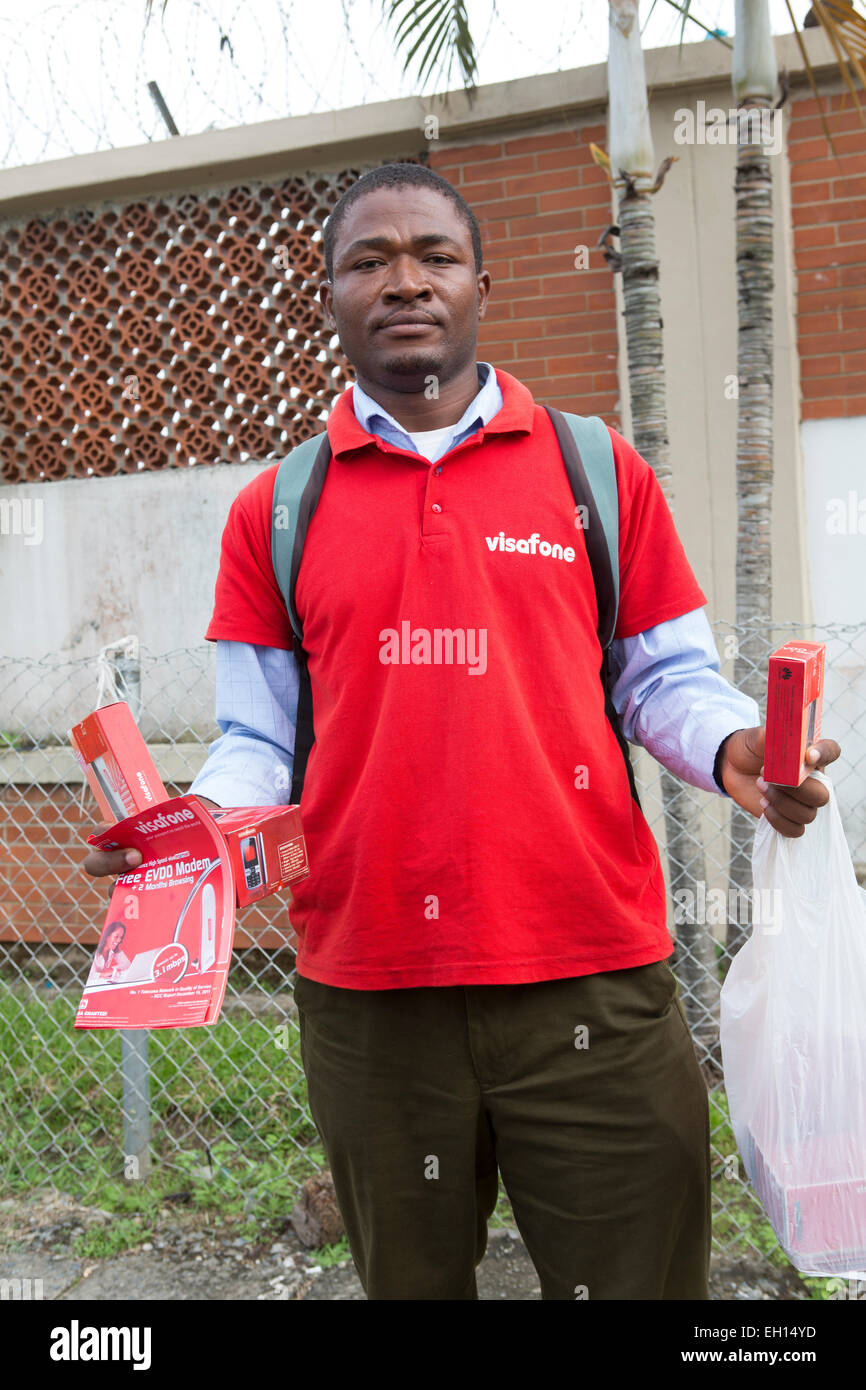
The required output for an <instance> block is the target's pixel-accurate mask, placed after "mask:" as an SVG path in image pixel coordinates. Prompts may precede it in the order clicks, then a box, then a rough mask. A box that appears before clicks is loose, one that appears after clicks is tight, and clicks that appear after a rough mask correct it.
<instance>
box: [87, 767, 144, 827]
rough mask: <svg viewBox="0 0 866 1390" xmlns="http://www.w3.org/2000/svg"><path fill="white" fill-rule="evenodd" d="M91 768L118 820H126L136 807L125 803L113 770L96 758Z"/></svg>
mask: <svg viewBox="0 0 866 1390" xmlns="http://www.w3.org/2000/svg"><path fill="white" fill-rule="evenodd" d="M90 766H91V768H92V769H93V775H94V777H95V778H96V780H97V782H98V783H99V785H100V787H101V788H102V794H103V796H104V797H105V799H106V801H107V802H108V804H109V806H110V807H111V809H112V812H113V813H114V815H115V816H116V817H117V819H118V820H125V819H126V817H127V816H130V815H132V812H133V811H134V810H135V807H134V806H132V807H129V806H127V805H126V803H125V802H124V800H123V797H122V796H121V794H120V791H119V789H118V787H117V784H116V782H115V780H114V778H113V777H112V775H111V769H110V768H109V767H108V765H107V764H106V761H105V759H104V758H94V759H93V762H92V763H91V764H90Z"/></svg>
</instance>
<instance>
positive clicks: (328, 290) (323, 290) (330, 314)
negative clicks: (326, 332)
mask: <svg viewBox="0 0 866 1390" xmlns="http://www.w3.org/2000/svg"><path fill="white" fill-rule="evenodd" d="M333 297H334V287H333V285H332V284H331V282H330V280H323V281H322V283H321V285H320V286H319V299H320V300H321V303H322V308H323V309H324V311H325V318H326V319H327V322H328V327H329V328H330V329H331V331H332V333H336V331H337V320H336V319H335V318H334V311H333V308H332V305H333Z"/></svg>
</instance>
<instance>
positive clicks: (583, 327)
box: [540, 295, 615, 351]
mask: <svg viewBox="0 0 866 1390" xmlns="http://www.w3.org/2000/svg"><path fill="white" fill-rule="evenodd" d="M571 302H572V303H574V301H571ZM594 317H595V315H594V314H588V313H587V312H586V296H585V295H584V296H583V304H582V305H580V306H577V307H575V309H574V313H570V314H564V315H563V316H562V317H561V318H557V317H554V316H552V315H548V316H547V317H546V318H545V319H544V321H543V323H542V324H541V325H540V327H541V332H542V333H543V334H544V336H545V338H566V339H568V338H573V337H575V336H578V337H579V336H580V335H585V334H586V333H587V332H588V331H589V326H590V325H591V323H592V320H593V318H594ZM610 321H611V322H615V319H614V316H613V315H611V318H610ZM552 346H555V347H556V349H557V351H559V344H558V343H555V344H553V345H552ZM566 346H567V344H566Z"/></svg>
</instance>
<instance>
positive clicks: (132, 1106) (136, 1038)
mask: <svg viewBox="0 0 866 1390" xmlns="http://www.w3.org/2000/svg"><path fill="white" fill-rule="evenodd" d="M147 1044H148V1032H147V1029H146V1028H123V1029H121V1033H120V1070H121V1075H122V1078H123V1175H124V1177H125V1178H129V1179H130V1180H134V1179H136V1178H146V1177H147V1175H148V1173H149V1172H150V1070H149V1065H148V1057H147Z"/></svg>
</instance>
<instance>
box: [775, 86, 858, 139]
mask: <svg viewBox="0 0 866 1390" xmlns="http://www.w3.org/2000/svg"><path fill="white" fill-rule="evenodd" d="M860 103H861V105H863V98H862V96H860ZM825 116H826V112H825ZM827 124H828V126H829V127H830V134H831V135H832V136H833V140H834V142H836V135H837V133H838V134H840V135H841V134H843V133H844V132H845V131H849V130H856V131H860V132H861V134H862V135H864V136H866V126H864V125H863V123H862V119H861V117H860V115H859V114H858V112H857V110H856V109H855V107H854V106H853V105H852V106H851V107H850V109H849V110H848V111H836V112H833V113H832V114H831V115H830V117H829V119H828V120H827ZM813 137H815V138H818V139H823V140H824V143H825V145H826V136H825V135H824V127H823V125H822V124H821V117H820V116H819V115H818V114H817V113H816V114H815V115H814V116H811V117H806V118H804V119H801V120H794V121H792V122H791V128H790V131H789V134H788V144H789V145H791V144H794V143H797V144H799V142H800V141H801V140H809V139H812V138H813ZM837 148H838V145H837Z"/></svg>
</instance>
